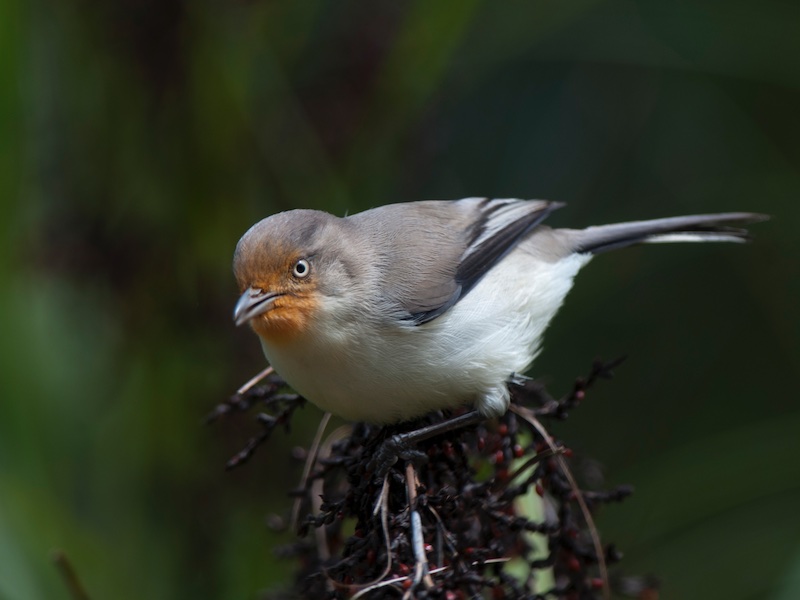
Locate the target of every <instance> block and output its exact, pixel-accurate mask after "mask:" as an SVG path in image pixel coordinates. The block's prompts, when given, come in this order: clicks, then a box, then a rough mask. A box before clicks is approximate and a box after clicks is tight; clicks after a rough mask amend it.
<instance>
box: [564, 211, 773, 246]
mask: <svg viewBox="0 0 800 600" xmlns="http://www.w3.org/2000/svg"><path fill="white" fill-rule="evenodd" d="M768 218H769V217H768V216H767V215H760V214H757V213H746V212H738V213H720V214H716V215H692V216H688V217H671V218H667V219H653V220H652V221H631V222H629V223H615V224H613V225H600V226H598V227H588V228H586V229H582V230H580V231H579V232H578V233H577V243H576V244H575V252H579V253H585V252H590V253H592V254H598V253H600V252H605V251H607V250H614V249H615V248H624V247H625V246H630V245H632V244H641V243H659V242H739V243H741V242H746V241H748V240H749V239H750V235H749V233H748V231H747V230H746V229H743V228H740V227H733V226H732V224H737V223H738V224H747V223H756V222H758V221H764V220H766V219H768Z"/></svg>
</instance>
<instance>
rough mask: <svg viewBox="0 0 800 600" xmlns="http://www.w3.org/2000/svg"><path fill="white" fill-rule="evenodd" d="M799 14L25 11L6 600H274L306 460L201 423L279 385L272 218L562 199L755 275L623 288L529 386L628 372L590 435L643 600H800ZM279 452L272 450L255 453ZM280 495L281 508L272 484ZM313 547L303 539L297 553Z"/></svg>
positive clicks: (4, 127) (683, 259) (3, 80)
mask: <svg viewBox="0 0 800 600" xmlns="http://www.w3.org/2000/svg"><path fill="white" fill-rule="evenodd" d="M798 23H800V5H797V4H795V3H791V2H783V1H778V0H766V1H764V2H758V3H753V2H743V1H742V0H731V1H729V2H724V3H721V2H711V1H709V0H699V1H696V0H692V1H689V0H676V1H674V2H669V3H667V2H644V1H641V2H637V1H630V0H568V1H565V2H522V1H510V2H503V3H500V2H497V3H490V2H485V1H484V2H480V1H478V0H442V1H440V2H421V1H418V2H411V1H408V2H377V3H356V2H354V1H353V0H349V1H348V0H344V1H342V2H336V3H328V2H320V1H313V0H310V1H307V2H294V3H291V2H282V1H267V0H251V1H244V0H239V1H234V0H229V1H226V2H221V1H219V0H195V1H193V2H188V1H187V0H110V1H108V2H101V1H100V0H65V1H62V2H46V1H45V0H31V1H29V2H24V1H23V0H4V1H3V2H2V3H0V89H2V90H3V93H2V94H0V199H2V202H0V207H1V210H2V219H0V223H2V228H3V244H2V261H0V278H2V279H1V280H0V283H2V289H3V293H2V295H0V331H2V332H3V335H2V337H0V357H2V359H1V360H0V385H1V386H2V401H1V402H0V598H2V599H3V600H20V599H22V600H28V599H37V598H48V599H57V598H68V597H69V592H68V590H67V589H66V586H65V585H64V583H63V582H62V581H61V580H60V579H59V576H58V573H57V570H56V568H55V567H54V566H53V563H52V560H51V553H52V552H53V551H54V550H56V549H60V550H62V551H64V552H65V553H66V555H67V557H68V558H69V560H70V561H71V563H72V564H73V565H74V567H75V569H76V570H77V572H78V573H79V575H80V577H81V579H82V580H83V582H84V584H85V586H86V588H87V589H88V591H89V594H90V595H91V597H92V598H95V599H100V598H114V599H115V600H125V599H127V598H137V599H138V598H152V599H160V598H164V599H173V598H254V597H256V595H257V593H258V590H260V589H263V588H266V587H269V586H273V585H275V584H276V583H277V582H279V581H282V580H285V579H286V578H287V577H288V573H289V572H290V570H291V569H290V567H289V566H288V565H286V564H284V563H281V562H280V561H278V560H277V559H275V558H274V556H273V555H272V553H271V548H272V547H273V546H274V544H275V543H277V542H278V541H279V539H281V538H279V536H275V535H273V534H270V533H269V532H268V531H267V529H266V527H264V526H263V522H264V517H265V515H266V514H268V513H269V512H270V511H282V510H284V508H285V507H287V506H288V501H287V498H286V497H285V488H287V487H289V485H290V484H288V483H286V482H291V481H295V480H296V477H297V472H298V470H297V467H296V465H293V464H290V462H289V461H288V460H287V459H286V458H285V457H287V456H288V447H289V446H290V445H291V444H293V443H298V442H299V441H307V440H308V439H310V437H311V435H313V429H314V427H315V422H316V420H317V419H318V412H317V411H316V409H314V408H313V407H310V408H308V409H307V410H306V411H304V412H305V414H304V415H303V416H304V418H305V422H304V424H303V425H302V426H300V427H298V428H297V429H296V430H295V431H293V432H292V435H291V436H288V437H277V438H275V439H274V440H272V442H271V444H270V446H269V448H267V449H264V450H262V451H261V452H259V454H258V455H257V456H256V457H255V458H254V460H253V461H252V463H251V464H250V465H248V466H247V467H246V468H244V469H241V470H239V471H237V472H233V473H229V474H226V473H224V472H223V470H222V466H223V464H224V462H225V460H226V459H227V458H228V457H229V456H230V455H231V454H233V453H234V452H235V451H236V450H238V449H239V447H240V446H241V445H242V444H243V442H244V441H245V440H246V438H247V437H248V436H249V435H250V434H251V433H252V431H250V430H243V427H242V423H243V421H239V422H238V423H236V424H235V425H233V426H229V427H227V428H226V427H215V428H212V429H206V428H203V427H202V417H203V415H204V414H205V412H207V411H208V410H210V409H211V408H212V407H213V405H214V404H215V403H216V402H218V401H219V400H220V399H221V398H223V397H225V396H226V395H227V394H228V393H230V392H231V391H232V390H233V389H235V388H236V387H237V386H238V384H239V383H241V382H242V381H244V380H245V379H246V378H248V377H249V376H250V375H252V374H253V373H255V372H257V371H258V370H260V368H261V367H262V365H263V359H262V357H261V354H260V349H259V347H258V344H257V342H256V340H255V338H254V336H252V335H251V334H249V332H247V331H245V330H237V329H235V328H234V327H233V325H232V323H231V322H230V313H231V308H232V305H233V303H234V301H235V298H236V289H235V286H234V284H233V281H232V277H231V274H230V260H231V255H232V251H233V248H234V246H235V244H236V241H237V239H238V238H239V236H240V235H241V234H242V233H243V232H244V231H245V229H246V228H247V227H248V226H249V225H250V224H252V223H253V222H255V221H256V220H258V219H259V218H262V217H264V216H266V215H268V214H270V213H272V212H275V211H278V210H282V209H287V208H293V207H312V208H324V209H328V210H331V211H333V212H336V213H338V214H343V213H345V212H346V211H349V212H355V211H357V210H361V209H364V208H367V207H370V206H375V205H379V204H384V203H387V202H393V201H401V200H418V199H427V198H458V197H463V196H472V195H490V196H496V197H502V196H514V197H524V198H527V197H530V198H536V197H539V198H548V199H554V200H562V201H567V202H568V203H569V204H570V206H569V207H568V208H566V209H564V210H562V211H560V212H559V214H557V215H555V216H554V217H553V219H552V221H553V223H555V224H560V225H570V226H583V225H588V224H590V223H595V222H610V221H614V220H624V219H638V218H646V217H657V216H667V215H673V214H681V213H689V212H712V211H719V210H757V211H762V212H766V213H770V214H772V215H773V220H772V221H770V222H768V223H766V224H762V225H759V226H758V227H757V228H755V234H756V242H755V243H754V244H752V245H750V246H747V247H730V246H703V247H697V246H690V245H686V246H672V247H648V248H636V249H631V250H628V251H625V252H621V253H618V254H614V255H608V256H603V257H601V258H598V260H597V262H596V263H595V264H593V265H592V266H591V267H590V268H588V269H587V270H586V272H585V273H584V274H582V275H581V277H580V278H579V280H578V285H577V287H576V290H575V291H574V292H573V294H572V296H571V297H570V299H569V300H568V302H567V305H566V306H565V308H564V310H563V311H562V314H561V315H560V316H559V318H558V319H557V320H556V322H555V323H554V326H553V327H552V328H551V331H550V332H549V335H548V338H547V346H546V349H545V352H544V353H543V355H542V356H541V358H540V359H539V361H538V363H537V365H536V367H535V370H534V373H533V374H534V375H536V376H541V377H545V378H546V379H547V380H548V381H549V382H550V387H551V389H554V390H555V389H556V388H557V387H558V385H561V386H563V387H564V388H565V389H566V388H567V387H568V385H569V384H570V382H571V381H572V379H573V377H574V375H575V374H576V373H579V372H581V371H582V370H583V369H584V367H585V365H587V364H589V362H590V360H591V359H592V358H593V357H594V356H595V355H603V356H605V357H608V358H611V357H613V356H616V355H619V354H629V355H630V357H631V358H630V360H629V361H628V362H627V363H626V365H625V366H623V367H622V368H620V369H619V371H618V378H617V379H616V380H615V382H614V383H612V384H610V385H607V386H604V387H603V389H602V390H600V391H599V392H598V393H597V394H596V395H594V396H593V399H592V403H588V404H587V405H586V406H585V407H584V410H582V411H580V414H576V415H575V417H574V418H573V419H572V420H571V421H570V422H569V423H568V425H566V427H569V428H570V430H571V431H570V435H569V436H568V437H569V439H570V440H579V441H580V447H578V448H576V450H577V451H578V453H579V454H581V453H582V454H584V455H590V456H593V457H595V458H596V459H598V460H599V461H600V463H602V465H603V469H604V472H605V474H606V476H607V477H608V479H609V484H611V485H613V484H616V483H622V482H627V483H632V484H633V485H634V486H635V487H636V489H637V493H636V495H634V497H633V498H632V499H631V500H630V501H629V502H628V503H626V505H625V506H623V507H617V508H614V509H612V510H609V511H607V512H606V513H604V514H603V515H602V518H601V527H602V529H603V531H604V532H606V533H607V534H608V536H609V538H610V539H614V540H615V541H617V542H618V543H619V546H620V548H621V549H623V550H624V551H626V553H627V555H626V559H625V562H624V563H623V564H624V567H625V569H626V570H628V571H629V572H640V573H641V572H652V573H656V574H658V575H659V576H660V578H661V579H662V581H663V585H664V596H665V597H667V598H681V599H690V598H728V599H745V598H746V599H756V598H779V599H787V598H796V597H800V514H799V513H798V511H797V510H796V509H795V507H796V506H797V505H798V503H800V485H799V484H798V481H800V478H799V477H798V475H799V473H798V466H797V465H798V460H799V459H800V446H799V445H798V432H800V407H798V403H797V401H796V397H797V393H796V390H795V389H794V385H795V384H793V383H792V381H793V380H794V377H795V376H796V375H797V373H798V366H800V348H799V347H798V339H800V336H799V335H798V334H800V318H798V309H797V307H798V300H799V299H800V298H799V297H800V293H799V292H800V277H798V266H799V265H798V257H800V248H798V245H800V241H799V240H798V236H797V233H796V229H795V228H796V223H797V222H798V216H800V205H799V204H798V202H797V198H798V197H800V173H799V172H798V165H799V164H800V162H799V161H800V117H798V114H800V113H798V110H797V107H798V106H800V36H799V35H797V28H798ZM255 429H256V425H255V424H253V431H254V430H255ZM276 481H278V482H280V483H281V485H276V484H275V482H276ZM283 539H285V538H283Z"/></svg>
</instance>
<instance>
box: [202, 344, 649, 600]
mask: <svg viewBox="0 0 800 600" xmlns="http://www.w3.org/2000/svg"><path fill="white" fill-rule="evenodd" d="M621 362H622V360H621V359H620V360H616V361H612V362H609V363H603V362H600V361H597V362H595V363H594V365H593V366H592V369H591V370H590V372H589V373H588V374H587V375H586V376H585V377H582V378H579V379H577V380H576V382H575V383H574V385H573V386H572V389H571V390H570V391H569V393H567V394H565V395H564V396H562V397H560V398H555V397H553V396H551V395H550V394H549V393H548V392H547V391H546V390H545V388H544V386H542V385H541V384H540V383H538V382H536V381H533V380H527V381H523V382H521V383H520V384H514V385H512V389H511V391H512V402H513V403H514V406H512V410H510V411H509V412H508V413H506V414H505V415H504V416H503V417H502V418H500V419H498V420H497V421H496V422H483V423H481V424H479V425H477V426H473V427H469V428H465V429H462V430H460V431H455V432H449V433H447V434H444V435H441V436H438V437H435V438H432V439H430V440H426V441H423V442H420V443H419V444H418V448H417V450H418V452H414V453H410V454H408V459H407V460H398V461H397V463H396V464H394V465H393V466H392V467H391V468H390V469H389V471H388V473H387V474H386V477H381V476H380V475H382V474H383V473H380V474H378V477H377V478H376V473H375V472H373V471H371V470H370V469H374V468H375V461H372V460H371V459H372V458H373V457H374V456H376V455H377V454H379V453H380V450H381V449H382V448H383V447H384V446H385V443H386V441H387V440H389V439H391V438H392V437H393V436H396V435H397V434H399V433H405V432H408V431H411V430H414V429H417V428H420V427H425V426H428V425H431V424H433V423H437V422H440V421H441V420H442V419H444V418H445V417H446V416H449V415H444V414H443V413H441V412H437V413H433V414H431V415H428V416H427V417H425V418H424V419H420V420H418V421H416V422H414V423H404V424H401V425H397V426H391V427H378V426H374V425H368V424H364V423H358V424H355V425H353V427H352V430H351V431H350V432H349V435H343V434H342V431H341V430H338V431H337V433H336V435H335V436H330V437H329V439H328V440H326V441H324V442H323V443H322V446H324V447H325V448H326V451H325V452H320V454H319V456H318V458H317V460H316V462H315V463H313V465H312V464H311V463H310V464H309V465H307V471H306V472H305V473H304V477H303V481H302V483H301V487H300V489H299V490H296V491H294V492H293V495H295V496H296V497H298V498H300V499H301V500H302V502H303V506H304V509H303V510H305V511H311V514H307V515H306V517H305V518H304V519H301V520H300V526H299V531H298V533H299V539H298V541H297V542H296V543H294V544H292V545H290V546H287V547H284V548H282V549H281V551H280V554H281V555H282V556H284V557H286V558H295V559H297V560H298V564H299V565H300V566H299V567H298V570H297V573H296V579H295V584H294V587H293V588H292V589H291V590H286V591H283V592H280V593H273V594H271V595H270V597H271V598H312V597H313V598H331V599H338V598H349V597H359V598H392V597H395V598H420V599H423V598H428V599H433V598H437V599H438V598H442V599H446V600H456V599H460V598H484V597H486V598H522V599H527V600H546V599H547V600H549V599H554V598H563V599H569V600H589V599H592V600H594V599H596V598H604V597H606V598H607V597H608V593H609V591H608V590H609V589H611V590H613V591H614V592H615V593H618V594H622V595H625V596H629V597H636V598H647V599H648V600H655V599H656V598H657V597H658V592H657V589H656V588H657V586H656V582H655V581H654V580H653V579H652V578H647V577H623V576H621V575H619V574H617V573H614V572H612V574H611V575H610V576H607V575H606V565H608V566H612V565H614V564H615V563H617V562H619V560H620V558H621V554H620V553H619V552H618V551H617V550H616V548H615V547H614V545H613V544H602V543H601V542H600V538H599V534H598V533H597V531H596V530H595V529H594V527H593V524H592V520H591V513H593V512H595V511H596V510H597V509H598V508H599V507H600V506H601V505H604V504H609V503H613V502H619V501H621V500H623V499H624V498H626V497H627V496H628V495H630V494H631V492H632V490H631V488H630V487H628V486H618V487H616V488H613V489H611V490H584V489H579V488H578V484H577V483H576V481H575V479H576V478H575V477H573V475H572V474H571V472H570V470H569V467H568V462H569V458H570V457H571V454H572V453H571V450H570V449H569V448H568V447H567V446H565V445H564V444H563V443H562V442H561V441H560V440H557V439H554V438H553V437H552V436H551V435H550V434H549V433H548V432H547V430H546V429H545V428H544V426H543V425H542V421H547V420H552V419H555V420H564V419H566V418H568V416H569V414H570V412H571V411H572V410H574V409H576V408H578V407H579V406H580V404H581V402H582V401H583V400H584V399H585V398H586V394H587V391H588V390H589V389H590V388H591V387H592V386H593V385H594V384H595V383H596V382H597V381H598V380H600V379H608V378H610V377H611V376H612V375H613V369H614V368H615V367H617V366H618V365H619V364H620V363H621ZM302 403H303V400H302V398H300V397H298V396H297V395H295V394H289V393H286V390H285V384H284V383H283V382H282V381H281V380H280V378H279V377H277V375H275V374H269V375H268V376H267V377H266V378H265V383H263V384H262V385H258V386H254V387H252V388H251V389H249V390H245V391H244V392H243V393H239V394H237V395H234V397H232V398H231V399H230V400H229V401H228V402H226V403H224V404H221V405H220V406H218V407H217V409H215V410H214V411H213V413H212V414H211V416H210V417H209V420H212V421H213V420H216V419H218V418H220V417H222V416H223V415H229V414H230V413H234V412H242V411H246V410H247V409H249V408H250V407H251V406H253V405H256V404H259V405H261V406H263V407H264V408H265V410H270V411H272V412H273V413H274V414H273V415H272V416H270V415H267V414H266V413H261V414H259V416H258V420H259V423H260V424H261V426H262V431H261V432H260V433H259V434H258V435H256V436H255V437H253V438H252V439H251V440H250V441H249V442H248V444H247V445H246V447H245V448H244V449H243V450H242V451H241V452H239V453H237V454H236V455H235V456H234V457H233V458H232V459H231V460H230V461H229V462H228V468H232V467H234V466H238V465H240V464H242V463H243V462H245V461H246V460H247V459H249V458H250V457H251V456H252V454H253V452H254V451H255V450H256V448H257V447H258V446H259V445H260V444H261V443H263V442H264V441H265V440H266V439H268V438H269V436H270V435H271V433H272V431H274V429H276V428H277V427H278V426H284V427H288V425H289V421H290V419H291V416H292V414H293V412H294V410H296V408H297V407H298V406H300V405H301V404H302ZM316 443H317V445H318V444H319V440H317V442H316ZM314 454H315V453H312V454H311V456H312V457H313V456H314ZM420 456H421V457H422V458H420ZM577 479H580V477H578V478H577ZM320 492H322V494H321V501H320V498H319V495H320ZM312 501H313V502H312ZM312 529H313V530H314V531H315V534H316V535H315V536H311V537H309V535H308V534H309V533H310V531H311V530H312ZM350 532H352V534H351V533H350ZM607 579H608V580H607Z"/></svg>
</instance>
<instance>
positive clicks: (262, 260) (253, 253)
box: [233, 197, 766, 425]
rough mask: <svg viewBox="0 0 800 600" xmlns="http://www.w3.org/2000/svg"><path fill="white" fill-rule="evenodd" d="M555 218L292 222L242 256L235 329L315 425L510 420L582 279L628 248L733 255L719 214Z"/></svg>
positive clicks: (414, 208) (301, 212)
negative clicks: (605, 220) (335, 419)
mask: <svg viewBox="0 0 800 600" xmlns="http://www.w3.org/2000/svg"><path fill="white" fill-rule="evenodd" d="M562 206H564V204H563V203H560V202H552V201H545V200H521V199H515V198H477V197H476V198H464V199H461V200H424V201H414V202H404V203H397V204H387V205H384V206H378V207H375V208H371V209H369V210H365V211H363V212H359V213H355V214H352V215H350V216H345V217H337V216H334V215H332V214H330V213H327V212H323V211H318V210H310V209H295V210H288V211H284V212H279V213H276V214H274V215H271V216H269V217H267V218H265V219H263V220H261V221H259V222H257V223H256V224H255V225H253V226H252V227H251V228H250V229H249V230H248V231H247V232H246V233H245V234H244V235H243V236H242V238H241V239H240V240H239V242H238V244H237V246H236V250H235V253H234V259H233V271H234V275H235V278H236V281H237V283H238V286H239V291H240V294H241V295H240V296H239V300H238V302H237V303H236V305H235V308H234V311H233V318H234V321H235V323H236V325H243V324H245V323H249V324H250V326H251V327H252V329H253V330H254V331H255V333H256V334H257V335H258V337H259V339H260V341H261V347H262V349H263V352H264V355H265V356H266V358H267V360H268V361H269V364H270V365H271V366H272V367H273V368H274V369H275V370H276V371H277V373H278V374H279V375H281V376H282V378H283V379H284V380H285V381H286V382H287V383H288V384H289V385H290V386H291V387H292V388H293V389H294V390H295V391H296V392H298V393H299V394H300V395H302V396H303V397H305V398H306V399H307V400H309V401H310V402H312V403H313V404H315V405H317V406H318V407H319V408H321V409H322V410H324V411H328V412H330V413H333V414H334V415H338V416H340V417H342V418H344V419H347V420H351V421H364V422H368V423H373V424H378V425H388V424H396V423H401V422H406V421H411V420H414V419H417V418H419V417H422V416H424V415H426V414H427V413H430V412H432V411H435V410H443V409H455V408H458V407H467V408H473V409H475V410H477V413H479V414H480V415H481V416H482V417H485V418H494V417H498V416H501V415H502V414H504V413H505V412H506V410H507V409H508V406H509V402H510V392H509V384H510V383H511V382H514V381H518V380H519V378H520V376H521V375H522V374H524V373H525V372H526V371H527V370H528V368H529V367H530V366H531V363H532V362H533V361H534V359H535V358H536V356H537V355H538V354H539V352H540V350H541V346H542V337H543V335H544V332H545V329H546V328H547V326H548V324H549V323H550V321H551V320H552V319H553V317H554V316H555V315H556V313H557V311H558V309H559V307H560V306H561V305H562V304H563V302H564V299H565V297H566V296H567V293H568V292H569V291H570V289H571V287H572V285H573V279H574V278H575V275H576V274H577V273H578V271H579V270H580V269H581V268H582V267H584V266H585V265H586V264H587V263H589V262H590V261H591V259H592V258H593V257H594V256H595V255H597V254H602V253H604V252H606V251H608V250H613V249H617V248H623V247H625V246H630V245H633V244H638V243H659V242H745V241H747V240H748V239H749V234H748V232H747V230H746V229H744V228H743V225H744V224H748V223H754V222H757V221H761V220H764V219H765V218H766V216H764V215H761V214H757V213H751V212H727V213H719V214H701V215H692V216H681V217H671V218H661V219H653V220H644V221H631V222H624V223H614V224H609V225H601V226H592V227H587V228H585V229H568V228H551V227H549V226H547V225H544V224H543V222H544V221H545V219H546V218H547V217H549V216H550V214H551V213H552V212H553V211H555V210H556V209H559V208H561V207H562Z"/></svg>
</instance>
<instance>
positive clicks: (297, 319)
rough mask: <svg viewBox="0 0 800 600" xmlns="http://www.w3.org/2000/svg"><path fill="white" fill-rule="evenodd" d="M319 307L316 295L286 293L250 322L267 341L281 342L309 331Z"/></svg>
mask: <svg viewBox="0 0 800 600" xmlns="http://www.w3.org/2000/svg"><path fill="white" fill-rule="evenodd" d="M318 308H319V300H318V299H317V298H316V297H315V295H312V294H303V295H294V294H286V295H284V296H279V297H278V298H276V299H275V301H274V303H273V304H272V306H271V307H270V309H269V310H268V311H267V312H265V313H264V314H262V315H259V316H257V317H255V318H254V319H252V320H251V321H250V324H251V326H252V327H253V330H254V331H255V332H256V333H257V334H258V335H259V336H261V337H262V338H264V339H265V340H266V341H268V342H271V343H275V344H280V343H282V342H288V341H289V340H291V339H292V338H295V337H297V336H298V335H301V334H302V333H304V332H305V331H307V330H308V328H309V327H310V325H311V322H312V320H313V319H314V315H315V313H316V312H317V310H318Z"/></svg>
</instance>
